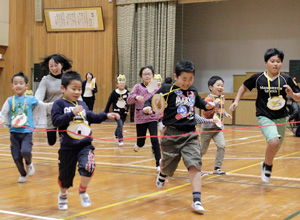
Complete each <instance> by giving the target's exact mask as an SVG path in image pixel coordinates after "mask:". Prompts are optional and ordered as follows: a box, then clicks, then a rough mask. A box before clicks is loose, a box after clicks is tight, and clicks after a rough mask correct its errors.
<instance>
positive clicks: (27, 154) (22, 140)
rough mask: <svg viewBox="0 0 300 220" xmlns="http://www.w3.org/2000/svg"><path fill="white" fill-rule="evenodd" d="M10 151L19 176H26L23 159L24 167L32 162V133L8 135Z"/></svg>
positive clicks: (12, 133)
mask: <svg viewBox="0 0 300 220" xmlns="http://www.w3.org/2000/svg"><path fill="white" fill-rule="evenodd" d="M10 143H11V145H10V149H11V155H12V157H13V159H14V162H15V164H16V166H17V168H18V171H19V173H20V174H21V176H26V175H27V172H26V170H25V168H24V163H23V158H24V159H25V163H26V165H29V164H31V162H32V160H31V159H32V154H31V151H32V133H15V132H11V133H10Z"/></svg>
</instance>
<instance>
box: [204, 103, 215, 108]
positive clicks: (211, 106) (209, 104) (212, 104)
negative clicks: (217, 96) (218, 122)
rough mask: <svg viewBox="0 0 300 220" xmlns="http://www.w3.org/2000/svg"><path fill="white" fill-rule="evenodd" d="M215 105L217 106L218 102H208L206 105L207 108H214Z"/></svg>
mask: <svg viewBox="0 0 300 220" xmlns="http://www.w3.org/2000/svg"><path fill="white" fill-rule="evenodd" d="M214 107H216V104H215V103H214V102H207V104H206V106H205V108H206V109H212V108H214Z"/></svg>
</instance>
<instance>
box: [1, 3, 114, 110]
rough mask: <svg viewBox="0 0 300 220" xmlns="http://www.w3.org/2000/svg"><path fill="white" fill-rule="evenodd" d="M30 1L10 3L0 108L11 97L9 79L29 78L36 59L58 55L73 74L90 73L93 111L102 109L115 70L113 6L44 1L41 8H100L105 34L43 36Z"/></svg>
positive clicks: (73, 33)
mask: <svg viewBox="0 0 300 220" xmlns="http://www.w3.org/2000/svg"><path fill="white" fill-rule="evenodd" d="M34 2H35V1H34V0H26V1H23V0H10V6H9V10H10V24H9V28H10V29H9V31H10V35H9V46H8V47H7V49H6V52H5V67H4V68H2V71H1V69H0V87H1V88H4V90H5V93H4V96H1V97H0V104H1V105H2V104H3V102H4V101H5V99H6V98H7V97H8V96H10V95H12V91H11V89H10V78H11V76H12V75H13V73H15V72H18V71H24V72H25V73H26V74H27V75H29V76H30V75H31V71H32V68H33V64H34V63H39V62H40V58H42V57H44V56H47V55H50V54H53V53H61V54H64V55H65V56H67V57H68V58H70V59H72V60H73V68H72V69H73V70H76V71H78V72H79V73H81V74H82V76H83V77H84V76H85V73H86V72H92V73H93V74H94V77H96V78H97V85H98V93H97V94H96V102H95V108H94V110H95V111H96V112H100V111H102V110H103V109H104V107H105V104H106V101H107V98H108V97H109V94H110V92H111V91H112V89H113V87H114V85H115V84H114V82H113V79H114V78H115V69H116V67H115V66H116V54H115V52H116V48H115V47H116V18H115V16H116V13H115V10H116V9H115V3H110V2H108V1H107V0H84V1H78V0H67V1H64V0H61V1H56V0H44V1H43V6H44V8H65V7H90V6H102V9H103V16H104V18H103V19H104V27H105V31H97V32H92V31H91V32H60V33H47V32H46V27H45V23H44V22H36V21H35V16H34V10H35V7H34ZM0 50H1V48H0Z"/></svg>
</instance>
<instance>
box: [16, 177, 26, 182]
mask: <svg viewBox="0 0 300 220" xmlns="http://www.w3.org/2000/svg"><path fill="white" fill-rule="evenodd" d="M25 182H26V176H20V177H19V179H18V183H25Z"/></svg>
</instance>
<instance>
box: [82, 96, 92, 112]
mask: <svg viewBox="0 0 300 220" xmlns="http://www.w3.org/2000/svg"><path fill="white" fill-rule="evenodd" d="M82 100H83V101H84V102H85V104H86V105H87V107H88V108H89V110H91V111H93V108H94V102H95V99H94V97H93V96H92V97H82Z"/></svg>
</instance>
